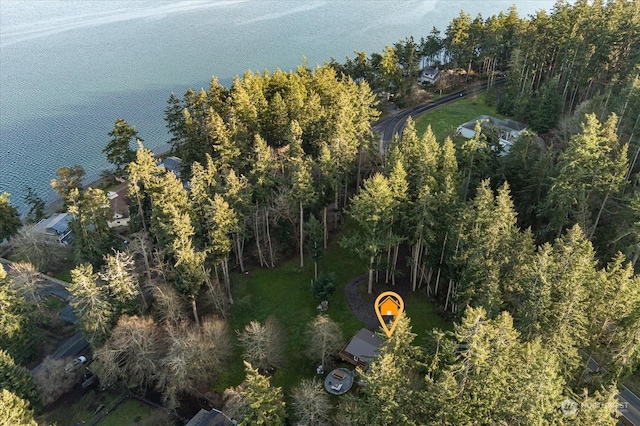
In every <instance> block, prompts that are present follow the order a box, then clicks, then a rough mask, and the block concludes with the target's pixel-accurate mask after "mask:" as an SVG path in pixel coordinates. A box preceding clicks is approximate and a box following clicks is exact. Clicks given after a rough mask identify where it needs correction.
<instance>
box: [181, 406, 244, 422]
mask: <svg viewBox="0 0 640 426" xmlns="http://www.w3.org/2000/svg"><path fill="white" fill-rule="evenodd" d="M231 425H233V423H232V422H231V421H229V419H228V418H227V417H226V416H225V415H224V414H222V413H221V412H219V411H218V410H211V411H207V410H205V409H204V408H202V409H200V411H198V412H197V413H196V415H195V416H193V417H192V418H191V420H189V423H187V424H186V426H231Z"/></svg>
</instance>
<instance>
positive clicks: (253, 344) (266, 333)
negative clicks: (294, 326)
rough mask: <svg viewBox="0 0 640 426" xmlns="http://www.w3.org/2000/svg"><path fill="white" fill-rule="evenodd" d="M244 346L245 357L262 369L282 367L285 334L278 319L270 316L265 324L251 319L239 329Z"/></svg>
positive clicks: (239, 336) (284, 358)
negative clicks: (241, 329)
mask: <svg viewBox="0 0 640 426" xmlns="http://www.w3.org/2000/svg"><path fill="white" fill-rule="evenodd" d="M237 333H238V338H239V340H240V343H241V344H242V346H243V348H244V359H245V360H247V361H249V362H250V363H251V365H255V366H256V368H259V369H261V370H268V369H271V368H276V367H282V366H283V365H284V362H285V360H286V357H285V350H286V348H285V335H284V331H283V330H282V327H281V326H280V324H278V321H277V320H276V319H275V318H274V317H268V318H267V319H266V321H265V322H264V324H260V323H259V322H257V321H251V322H250V323H249V324H247V325H246V326H245V327H244V330H243V331H242V332H240V331H238V332H237Z"/></svg>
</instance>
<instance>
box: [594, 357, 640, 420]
mask: <svg viewBox="0 0 640 426" xmlns="http://www.w3.org/2000/svg"><path fill="white" fill-rule="evenodd" d="M588 368H589V370H591V371H598V369H599V366H598V363H597V362H596V361H595V360H594V359H591V360H589V364H588ZM601 371H604V372H606V371H607V370H605V369H604V368H602V369H601ZM619 390H620V393H619V394H618V401H619V405H618V411H619V412H620V414H621V415H622V416H623V417H624V418H625V419H627V420H629V421H630V422H631V424H632V425H635V426H640V398H638V397H637V396H636V395H635V394H634V393H633V392H631V391H630V390H629V388H627V387H626V386H625V385H621V386H619Z"/></svg>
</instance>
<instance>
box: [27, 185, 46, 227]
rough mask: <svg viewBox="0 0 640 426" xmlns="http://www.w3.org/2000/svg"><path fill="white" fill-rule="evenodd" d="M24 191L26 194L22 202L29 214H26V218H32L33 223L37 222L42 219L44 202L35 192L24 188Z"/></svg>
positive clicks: (30, 188)
mask: <svg viewBox="0 0 640 426" xmlns="http://www.w3.org/2000/svg"><path fill="white" fill-rule="evenodd" d="M25 191H26V192H27V193H26V194H25V196H24V198H23V200H24V202H25V203H27V204H28V205H29V206H31V207H30V208H29V212H27V216H31V217H33V220H34V222H38V221H39V220H40V219H42V218H43V217H44V207H45V203H44V200H43V199H42V198H41V197H40V196H39V195H38V194H37V193H36V191H35V190H34V189H33V188H32V187H30V186H28V185H27V186H26V187H25Z"/></svg>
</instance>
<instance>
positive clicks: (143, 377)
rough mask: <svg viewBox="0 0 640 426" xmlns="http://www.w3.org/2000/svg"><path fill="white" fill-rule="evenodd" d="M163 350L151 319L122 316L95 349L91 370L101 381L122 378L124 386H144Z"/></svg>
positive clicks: (160, 358)
mask: <svg viewBox="0 0 640 426" xmlns="http://www.w3.org/2000/svg"><path fill="white" fill-rule="evenodd" d="M164 352H165V350H164V344H163V341H162V332H161V329H160V327H158V325H157V324H156V323H155V322H154V321H153V319H152V318H149V317H135V316H134V317H130V316H127V315H123V316H122V317H120V320H119V321H118V324H117V325H116V327H115V328H114V329H113V332H112V333H111V336H110V337H109V339H107V341H106V342H105V344H104V345H103V346H102V347H101V348H100V349H98V350H97V351H96V353H95V358H96V362H95V363H94V364H93V365H94V370H95V372H96V374H97V375H98V377H100V380H101V382H102V383H103V384H111V383H114V382H116V381H117V380H122V381H123V382H124V383H125V384H126V386H128V387H142V388H147V387H149V386H151V384H152V383H153V382H154V381H155V378H156V375H157V372H158V370H159V369H160V365H161V360H162V357H163V355H164Z"/></svg>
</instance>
